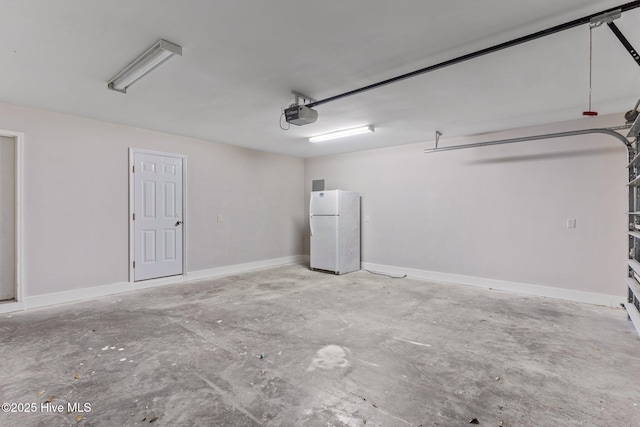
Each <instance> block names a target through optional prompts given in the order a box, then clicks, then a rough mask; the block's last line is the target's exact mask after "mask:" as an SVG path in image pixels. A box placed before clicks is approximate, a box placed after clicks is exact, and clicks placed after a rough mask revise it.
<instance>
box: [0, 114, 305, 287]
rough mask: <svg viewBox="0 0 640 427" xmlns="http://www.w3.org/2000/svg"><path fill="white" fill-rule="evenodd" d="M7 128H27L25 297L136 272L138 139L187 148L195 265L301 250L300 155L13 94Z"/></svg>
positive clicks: (1, 125) (144, 145) (144, 144)
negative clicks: (72, 110) (133, 175)
mask: <svg viewBox="0 0 640 427" xmlns="http://www.w3.org/2000/svg"><path fill="white" fill-rule="evenodd" d="M0 129H7V130H13V131H21V132H24V135H25V143H24V267H23V271H24V278H23V291H24V296H25V297H32V296H35V295H41V294H49V293H54V292H61V291H69V290H73V289H79V288H87V287H91V286H100V285H107V284H113V283H121V282H126V281H127V280H128V271H129V270H128V250H129V243H128V238H129V234H128V226H129V221H128V200H129V199H128V177H129V171H128V148H129V147H135V148H140V149H147V150H156V151H162V152H169V153H178V154H184V155H186V156H187V164H188V166H187V168H188V169H187V197H188V198H187V214H186V218H185V223H186V224H188V226H187V269H188V271H199V270H205V269H211V268H216V267H221V266H227V265H233V264H241V263H249V262H254V261H260V260H266V259H273V258H281V257H287V256H293V255H299V254H300V253H301V252H302V239H301V230H302V229H303V198H304V193H303V176H304V163H303V161H302V160H301V159H296V158H291V157H287V156H281V155H274V154H268V153H263V152H258V151H255V150H248V149H243V148H238V147H233V146H230V145H225V144H221V143H216V142H211V141H203V140H197V139H193V138H185V137H180V136H176V135H169V134H165V133H160V132H152V131H148V130H144V129H138V128H132V127H127V126H121V125H116V124H111V123H105V122H101V121H97V120H91V119H85V118H80V117H75V116H69V115H64V114H57V113H52V112H47V111H42V110H35V109H30V108H24V107H18V106H13V105H7V104H0ZM217 215H222V218H223V221H222V222H217V221H216V216H217Z"/></svg>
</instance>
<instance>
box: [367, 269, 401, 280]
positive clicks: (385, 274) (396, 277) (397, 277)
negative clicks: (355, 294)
mask: <svg viewBox="0 0 640 427" xmlns="http://www.w3.org/2000/svg"><path fill="white" fill-rule="evenodd" d="M361 270H364V271H366V272H367V273H371V274H377V275H379V276H387V277H391V278H392V279H404V278H405V277H407V275H406V274H405V275H404V276H393V275H391V274H387V273H380V272H379V271H371V270H367V269H366V268H361Z"/></svg>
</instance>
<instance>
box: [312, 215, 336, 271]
mask: <svg viewBox="0 0 640 427" xmlns="http://www.w3.org/2000/svg"><path fill="white" fill-rule="evenodd" d="M338 218H340V217H338V216H312V217H311V218H310V220H309V221H310V227H311V251H310V260H309V261H310V263H309V264H310V266H311V268H317V269H319V270H328V271H338Z"/></svg>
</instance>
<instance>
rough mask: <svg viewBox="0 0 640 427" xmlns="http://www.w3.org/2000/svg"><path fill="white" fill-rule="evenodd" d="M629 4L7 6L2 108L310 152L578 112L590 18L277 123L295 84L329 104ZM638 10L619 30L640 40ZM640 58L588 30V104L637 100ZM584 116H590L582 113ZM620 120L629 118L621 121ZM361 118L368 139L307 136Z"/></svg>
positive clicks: (239, 1) (140, 2) (280, 1)
mask: <svg viewBox="0 0 640 427" xmlns="http://www.w3.org/2000/svg"><path fill="white" fill-rule="evenodd" d="M621 3H623V2H621V1H609V0H607V1H586V0H563V1H557V0H536V1H530V0H508V1H507V0H474V1H469V0H437V1H423V0H402V1H389V0H387V1H384V0H348V1H345V0H323V1H310V0H309V1H307V0H296V1H293V0H269V1H265V0H217V1H206V0H200V1H196V0H183V1H170V0H136V1H130V0H109V1H102V2H98V1H86V0H57V1H41V0H21V1H13V0H0V7H1V11H2V14H1V16H2V17H3V20H2V25H1V26H0V64H1V66H0V70H1V71H0V75H1V77H2V78H0V102H7V103H12V104H19V105H25V106H31V107H37V108H43V109H47V110H53V111H58V112H63V113H70V114H75V115H80V116H85V117H91V118H96V119H100V120H106V121H110V122H116V123H123V124H127V125H132V126H137V127H142V128H149V129H155V130H159V131H164V132H169V133H175V134H180V135H187V136H192V137H197V138H203V139H207V140H213V141H219V142H224V143H228V144H234V145H239V146H243V147H250V148H255V149H258V150H264V151H270V152H276V153H282V154H287V155H292V156H298V157H314V156H320V155H327V154H333V153H340V152H348V151H356V150H364V149H369V148H376V147H384V146H391V145H399V144H408V143H415V142H422V141H425V142H427V141H432V140H433V139H434V132H435V130H440V131H441V132H443V133H444V136H443V140H444V139H446V138H447V137H451V136H460V135H470V134H476V133H482V132H488V131H493V130H500V129H505V128H513V127H520V126H527V125H534V124H541V123H548V122H556V121H562V120H568V119H574V118H579V117H580V116H581V113H582V111H584V110H586V109H587V99H588V98H587V96H588V88H589V68H588V66H589V29H588V26H582V27H579V28H575V29H572V30H568V31H565V32H562V33H559V34H555V35H552V36H549V37H545V38H542V39H539V40H536V41H532V42H528V43H526V44H524V45H520V46H518V47H514V48H510V49H507V50H504V51H501V52H498V53H494V54H491V55H488V56H484V57H482V58H478V59H474V60H471V61H468V62H465V63H462V64H458V65H455V66H452V67H449V68H446V69H443V70H439V71H436V72H433V73H430V74H426V75H423V76H419V77H416V78H413V79H410V80H405V81H402V82H400V83H396V84H392V85H389V86H385V87H383V88H379V89H375V90H372V91H369V92H366V93H363V94H360V95H356V96H353V97H349V98H345V99H342V100H338V101H335V102H332V103H328V104H325V105H321V106H319V107H318V108H317V110H318V111H319V114H320V116H319V119H318V121H317V122H316V123H314V124H311V125H307V126H302V127H296V126H292V127H291V129H290V130H288V131H284V130H281V129H280V125H279V121H280V115H281V113H282V109H283V108H284V107H286V106H287V105H288V104H289V103H291V102H292V100H293V97H292V95H291V94H290V92H291V90H297V91H300V92H303V93H305V94H307V95H308V96H310V97H313V98H316V99H323V98H326V97H329V96H333V95H336V94H339V93H342V92H345V91H348V90H351V89H355V88H358V87H361V86H365V85H368V84H371V83H374V82H377V81H380V80H384V79H387V78H390V77H394V76H396V75H399V74H403V73H406V72H410V71H413V70H416V69H419V68H422V67H426V66H429V65H432V64H435V63H437V62H440V61H443V60H447V59H451V58H453V57H456V56H459V55H462V54H465V53H469V52H472V51H474V50H477V49H481V48H485V47H488V46H491V45H494V44H497V43H500V42H503V41H507V40H510V39H512V38H515V37H518V36H522V35H526V34H529V33H532V32H534V31H538V30H542V29H545V28H548V27H551V26H553V25H557V24H561V23H564V22H567V21H569V20H572V19H576V18H581V17H583V16H587V15H589V14H592V13H596V12H599V11H602V10H605V9H608V8H611V7H614V6H617V5H619V4H621ZM639 23H640V9H635V10H633V11H630V12H627V13H625V14H623V16H622V18H620V19H618V20H617V21H616V24H617V25H618V26H619V27H620V29H621V30H622V31H623V32H624V34H625V35H626V36H627V38H628V39H629V40H630V41H631V43H632V44H634V45H635V46H636V47H637V48H640V25H638V24H639ZM160 38H164V39H166V40H169V41H171V42H173V43H176V44H179V45H181V46H182V47H183V56H182V57H175V58H173V59H171V60H170V61H169V62H167V63H166V64H164V65H162V66H161V67H160V68H158V69H157V70H155V71H154V72H153V73H151V74H149V75H148V76H147V77H145V78H144V79H143V80H141V81H140V82H138V83H136V84H135V85H134V86H132V87H131V88H130V90H129V91H128V93H127V94H126V95H124V94H121V93H117V92H114V91H110V90H107V87H106V82H107V81H108V80H109V79H110V78H111V77H112V76H113V75H114V74H115V73H117V72H118V71H119V70H120V69H121V68H123V67H124V66H126V65H127V64H128V63H129V62H130V61H131V60H133V59H134V58H135V57H136V56H137V55H138V54H140V53H141V52H143V51H144V50H145V49H147V48H148V47H149V46H151V45H152V44H153V43H154V42H155V41H157V40H158V39H160ZM638 97H640V67H638V65H637V64H636V63H635V62H634V61H633V60H632V59H631V57H630V56H629V54H628V53H627V52H626V51H625V50H624V48H623V47H622V45H621V44H620V43H619V42H618V41H617V39H615V37H614V36H613V34H612V33H611V32H610V31H609V29H608V28H606V26H605V27H601V28H597V29H594V30H593V109H594V110H596V111H598V112H600V114H606V113H615V112H621V111H626V110H628V109H630V108H631V107H632V106H633V105H634V104H635V101H636V100H637V98H638ZM584 120H589V119H588V118H585V119H584ZM621 123H622V119H621ZM366 124H373V125H374V126H375V127H376V132H375V134H368V135H362V136H356V137H352V138H348V139H343V140H337V141H334V142H327V143H323V144H311V143H309V142H308V141H307V138H308V137H309V136H313V135H316V134H320V133H324V132H329V131H334V130H339V129H345V128H351V127H356V126H361V125H366Z"/></svg>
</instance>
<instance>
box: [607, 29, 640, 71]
mask: <svg viewBox="0 0 640 427" xmlns="http://www.w3.org/2000/svg"><path fill="white" fill-rule="evenodd" d="M607 26H608V27H609V29H610V30H611V31H612V32H613V34H615V36H616V37H617V38H618V40H619V41H620V43H622V46H624V48H625V49H627V52H629V55H631V57H632V58H633V60H634V61H636V63H637V64H638V65H640V55H639V54H638V51H637V50H635V49H634V47H633V46H632V45H631V43H630V42H629V40H627V38H626V37H625V36H624V34H622V31H620V29H619V28H618V26H617V25H616V24H614V23H613V22H609V23H607Z"/></svg>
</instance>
